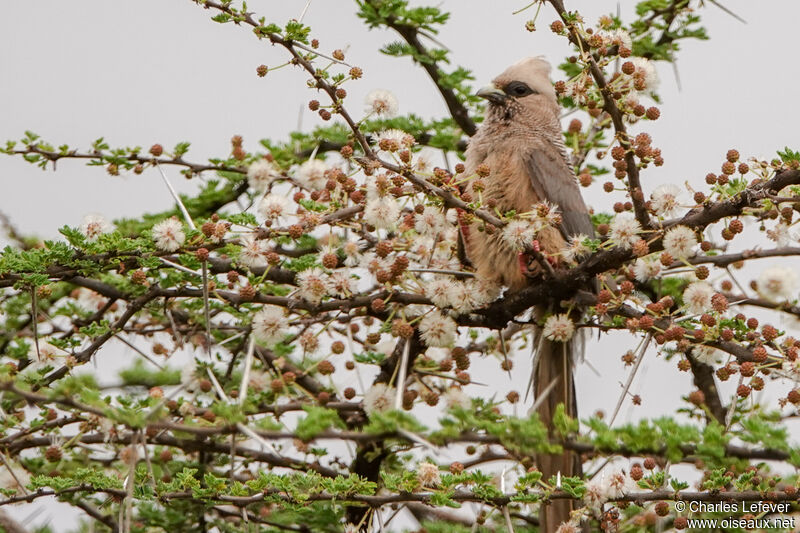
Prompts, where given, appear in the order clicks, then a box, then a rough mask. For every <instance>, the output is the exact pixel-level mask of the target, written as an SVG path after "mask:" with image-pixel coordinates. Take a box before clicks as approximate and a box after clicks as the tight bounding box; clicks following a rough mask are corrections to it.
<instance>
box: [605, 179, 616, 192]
mask: <svg viewBox="0 0 800 533" xmlns="http://www.w3.org/2000/svg"><path fill="white" fill-rule="evenodd" d="M603 190H604V191H606V192H613V191H614V184H613V183H612V182H610V181H607V182H605V183H604V184H603Z"/></svg>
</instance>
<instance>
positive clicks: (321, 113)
mask: <svg viewBox="0 0 800 533" xmlns="http://www.w3.org/2000/svg"><path fill="white" fill-rule="evenodd" d="M319 116H320V118H321V119H322V120H330V119H331V112H330V111H328V110H327V109H320V110H319Z"/></svg>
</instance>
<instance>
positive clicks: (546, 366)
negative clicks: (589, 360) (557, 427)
mask: <svg viewBox="0 0 800 533" xmlns="http://www.w3.org/2000/svg"><path fill="white" fill-rule="evenodd" d="M535 334H536V336H535V339H536V341H535V342H536V343H537V345H538V349H537V350H536V353H535V355H534V360H533V365H534V366H533V375H532V380H533V384H532V389H533V394H534V409H535V411H536V413H538V415H539V419H540V420H541V421H542V422H543V423H544V424H545V425H546V426H547V427H548V428H549V432H550V435H551V438H555V437H556V436H555V434H554V426H553V418H554V415H555V413H556V408H557V407H558V404H564V410H565V413H566V414H567V415H568V416H570V417H573V418H576V417H577V414H578V410H577V404H576V397H575V383H574V378H573V364H574V363H575V362H577V361H578V360H579V359H580V358H581V357H582V356H583V342H582V339H581V338H580V336H579V335H576V336H575V337H573V339H572V340H570V341H569V342H566V343H561V342H552V341H549V340H547V339H546V338H544V335H543V334H542V329H541V328H536V331H535ZM534 459H535V461H536V464H537V467H538V468H539V471H540V472H541V473H542V479H543V480H544V481H545V482H549V480H550V479H551V478H552V477H554V476H556V477H557V476H558V475H559V474H560V476H561V477H569V476H580V475H581V460H580V456H579V455H578V454H576V453H574V452H570V451H568V450H565V451H564V453H562V454H558V455H552V454H539V455H537V456H536V457H535V458H534ZM573 509H574V505H573V502H572V500H553V501H552V502H551V503H549V504H547V505H542V507H541V510H540V511H539V521H540V522H539V523H540V527H539V531H541V532H543V533H550V532H554V531H555V530H556V529H557V528H558V526H559V525H560V524H561V523H562V522H566V521H568V520H569V519H570V512H571V511H572V510H573Z"/></svg>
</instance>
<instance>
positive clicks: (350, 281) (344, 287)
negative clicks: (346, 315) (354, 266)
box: [330, 269, 358, 298]
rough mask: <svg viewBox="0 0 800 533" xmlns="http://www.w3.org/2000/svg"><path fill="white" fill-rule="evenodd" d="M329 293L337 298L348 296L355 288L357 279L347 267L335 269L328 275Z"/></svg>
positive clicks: (356, 288)
mask: <svg viewBox="0 0 800 533" xmlns="http://www.w3.org/2000/svg"><path fill="white" fill-rule="evenodd" d="M330 282H331V289H330V291H331V294H333V295H334V296H338V297H339V298H349V297H351V296H352V295H353V294H354V293H355V292H356V291H357V290H358V287H357V280H356V278H354V277H353V275H352V274H351V273H350V271H349V270H348V269H339V270H335V271H334V272H333V273H332V274H331V277H330Z"/></svg>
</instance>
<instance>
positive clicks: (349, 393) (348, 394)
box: [342, 387, 356, 400]
mask: <svg viewBox="0 0 800 533" xmlns="http://www.w3.org/2000/svg"><path fill="white" fill-rule="evenodd" d="M342 394H344V397H345V398H346V399H348V400H352V399H353V398H355V396H356V390H355V389H354V388H353V387H347V388H346V389H344V391H342Z"/></svg>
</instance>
